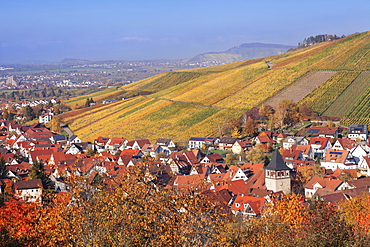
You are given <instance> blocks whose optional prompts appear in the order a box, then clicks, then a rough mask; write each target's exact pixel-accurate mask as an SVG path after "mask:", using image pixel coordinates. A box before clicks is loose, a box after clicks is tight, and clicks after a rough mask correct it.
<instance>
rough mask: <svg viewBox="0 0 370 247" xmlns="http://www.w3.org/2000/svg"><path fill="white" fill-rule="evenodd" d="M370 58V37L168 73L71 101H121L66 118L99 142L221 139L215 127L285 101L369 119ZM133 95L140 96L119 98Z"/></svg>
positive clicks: (362, 35) (81, 134)
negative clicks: (103, 138)
mask: <svg viewBox="0 0 370 247" xmlns="http://www.w3.org/2000/svg"><path fill="white" fill-rule="evenodd" d="M369 52H370V35H369V32H367V33H359V34H354V35H352V36H349V37H346V38H344V39H340V40H337V41H331V42H323V43H319V44H316V45H313V46H309V47H307V48H304V49H300V50H295V51H293V52H289V53H284V54H280V55H275V56H270V57H265V58H259V59H254V60H247V61H241V62H235V63H230V64H225V65H220V66H214V67H206V68H199V69H193V70H183V71H172V72H167V73H163V74H160V75H157V76H154V77H151V78H147V79H145V80H142V81H138V82H136V83H133V84H130V85H126V86H123V87H121V88H118V89H117V88H111V89H108V90H106V91H102V92H99V93H96V94H92V95H87V96H84V97H80V98H75V99H71V100H70V101H68V102H66V103H67V104H70V105H71V106H76V104H77V105H80V106H82V105H84V104H85V101H86V98H88V97H93V98H94V100H95V101H99V100H102V99H107V98H115V99H117V100H118V101H116V102H114V103H111V104H109V105H97V106H95V107H92V108H85V109H80V110H78V112H70V113H67V114H65V115H63V116H62V117H63V120H64V122H66V123H68V124H69V126H70V127H71V129H72V130H74V131H75V133H76V134H77V135H78V136H79V137H80V138H82V139H83V140H89V141H91V140H93V139H94V138H96V137H98V136H107V137H112V136H119V137H122V136H123V137H126V138H128V139H139V138H149V139H151V140H154V139H155V138H157V137H168V138H173V139H174V140H175V141H186V140H187V139H188V138H189V137H191V136H208V135H219V134H220V133H219V132H218V130H219V129H218V127H219V125H220V124H222V123H224V122H225V121H226V120H227V119H230V118H239V117H240V116H241V115H242V114H243V113H244V112H245V111H247V110H249V109H250V108H252V107H255V106H258V105H260V104H262V103H264V102H266V100H268V101H267V102H278V101H279V100H281V99H283V98H291V99H293V100H295V101H297V102H299V103H303V102H305V103H308V104H310V105H312V107H313V109H314V111H316V112H317V113H319V114H325V115H328V116H335V117H349V118H351V117H358V118H360V117H361V118H370V109H368V108H369V107H366V106H367V105H368V103H367V102H369V100H370V97H369V95H370V94H369V93H368V92H369V90H370V80H369V75H370V73H369V72H368V70H369V68H370V53H369ZM268 64H269V65H270V66H269V65H268ZM271 65H273V66H272V67H271ZM302 88H303V89H304V90H301V89H302ZM298 91H299V93H297V92H298ZM140 93H141V94H142V95H138V94H140ZM133 95H138V96H135V97H131V98H128V99H125V100H121V99H122V98H123V97H128V96H133ZM274 104H276V103H274ZM341 107H342V108H343V107H345V109H342V108H341ZM361 109H362V110H361Z"/></svg>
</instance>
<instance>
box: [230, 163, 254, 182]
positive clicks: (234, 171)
mask: <svg viewBox="0 0 370 247" xmlns="http://www.w3.org/2000/svg"><path fill="white" fill-rule="evenodd" d="M240 179H242V180H243V181H247V180H248V177H247V175H245V173H244V172H243V171H242V169H240V168H239V167H237V166H234V165H232V166H230V168H229V169H228V170H227V172H226V173H225V175H224V181H235V180H240Z"/></svg>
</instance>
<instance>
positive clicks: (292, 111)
mask: <svg viewBox="0 0 370 247" xmlns="http://www.w3.org/2000/svg"><path fill="white" fill-rule="evenodd" d="M298 116H299V115H298V106H297V104H296V103H294V101H293V100H290V99H283V100H282V101H280V103H279V105H278V108H277V110H276V113H275V117H276V120H277V121H278V122H279V125H280V128H282V127H283V126H285V125H288V126H291V125H293V124H295V123H297V122H298V120H299V119H298Z"/></svg>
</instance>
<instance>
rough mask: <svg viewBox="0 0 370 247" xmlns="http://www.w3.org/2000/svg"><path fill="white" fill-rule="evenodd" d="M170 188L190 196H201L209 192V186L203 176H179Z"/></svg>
mask: <svg viewBox="0 0 370 247" xmlns="http://www.w3.org/2000/svg"><path fill="white" fill-rule="evenodd" d="M170 187H172V188H173V189H180V190H181V191H183V192H185V193H189V194H193V193H195V194H199V193H202V192H204V191H206V190H208V187H209V184H207V183H206V181H205V180H204V175H203V174H195V175H178V176H176V178H175V179H174V181H173V184H172V186H171V185H170Z"/></svg>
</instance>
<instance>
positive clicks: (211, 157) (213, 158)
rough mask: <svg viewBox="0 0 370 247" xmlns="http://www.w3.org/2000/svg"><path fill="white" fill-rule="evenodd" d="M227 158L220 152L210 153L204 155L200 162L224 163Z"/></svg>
mask: <svg viewBox="0 0 370 247" xmlns="http://www.w3.org/2000/svg"><path fill="white" fill-rule="evenodd" d="M224 162H225V160H224V158H222V156H221V155H219V154H210V155H207V156H206V157H204V158H203V159H202V160H201V161H200V163H224Z"/></svg>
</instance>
